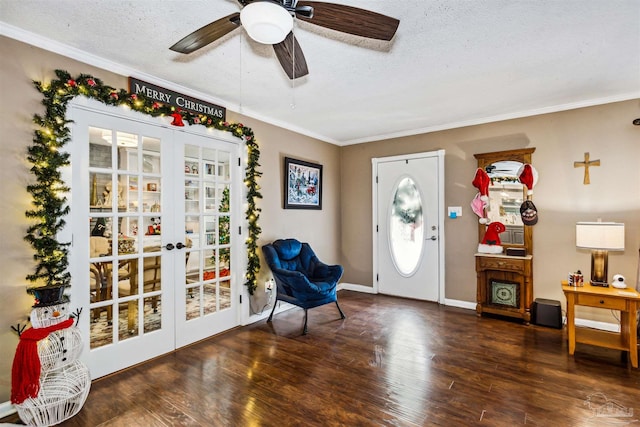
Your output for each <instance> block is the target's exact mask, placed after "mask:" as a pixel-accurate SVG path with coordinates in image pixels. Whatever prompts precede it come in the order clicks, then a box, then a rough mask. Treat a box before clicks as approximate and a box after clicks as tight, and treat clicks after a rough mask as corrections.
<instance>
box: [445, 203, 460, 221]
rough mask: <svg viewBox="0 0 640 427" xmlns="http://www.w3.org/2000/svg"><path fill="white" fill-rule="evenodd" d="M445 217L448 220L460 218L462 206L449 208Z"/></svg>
mask: <svg viewBox="0 0 640 427" xmlns="http://www.w3.org/2000/svg"><path fill="white" fill-rule="evenodd" d="M447 215H448V216H449V218H451V219H454V218H458V217H459V216H462V206H449V207H448V208H447Z"/></svg>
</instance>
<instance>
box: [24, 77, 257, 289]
mask: <svg viewBox="0 0 640 427" xmlns="http://www.w3.org/2000/svg"><path fill="white" fill-rule="evenodd" d="M55 73H56V76H57V79H56V80H52V81H51V82H48V83H42V82H38V81H34V82H33V84H34V85H35V87H36V89H37V90H38V91H39V92H40V93H41V94H42V95H43V100H42V103H43V104H44V106H45V115H44V116H41V115H38V114H35V115H34V117H33V122H34V123H35V124H36V125H37V126H38V127H39V129H37V130H36V131H35V132H34V138H33V144H32V145H31V146H30V147H29V148H28V160H29V162H30V163H31V164H32V165H33V166H32V167H31V172H32V173H33V174H34V175H35V177H36V182H35V183H34V184H31V185H29V186H27V191H28V192H29V193H30V194H31V197H32V205H33V207H32V209H29V210H27V211H26V212H25V215H26V217H27V218H29V219H32V220H33V224H32V225H30V226H29V227H28V228H27V234H26V236H25V240H26V241H28V242H29V243H30V244H31V246H32V247H33V249H34V250H35V254H34V259H35V261H36V262H37V265H36V267H35V271H34V273H33V274H29V275H27V277H26V279H27V280H28V281H30V282H31V283H33V284H34V286H33V288H36V287H37V288H40V287H42V286H43V285H44V286H47V287H49V286H69V285H70V281H71V275H70V273H69V272H68V271H67V268H68V264H69V261H68V253H69V245H70V243H66V242H59V241H57V240H56V239H55V238H54V236H57V234H58V232H59V231H60V230H61V229H62V228H63V227H64V225H65V221H64V217H65V216H66V215H68V213H69V211H70V208H69V206H68V205H67V198H66V195H65V194H66V193H68V192H69V191H70V188H69V187H68V186H67V185H66V184H65V183H64V181H63V180H62V178H61V169H62V168H63V167H65V166H68V165H69V164H70V160H69V154H68V153H64V152H60V150H59V148H61V147H63V146H64V145H65V144H66V143H67V142H69V141H70V139H71V137H70V129H69V127H68V126H67V125H68V123H69V122H70V121H69V120H66V119H65V117H66V112H67V104H68V103H69V101H71V100H72V99H73V98H75V97H76V96H80V95H82V96H86V97H88V98H92V99H95V100H97V101H99V102H102V103H103V104H105V105H112V106H119V107H124V108H127V109H131V110H134V111H138V112H141V113H145V114H148V115H150V116H152V117H164V116H168V117H172V118H173V122H172V124H173V125H174V126H184V123H188V124H189V125H202V126H205V127H207V128H211V129H217V130H221V131H225V132H229V133H231V134H232V135H233V136H235V137H237V138H240V139H242V140H243V141H244V143H245V145H246V147H247V151H248V153H249V156H248V159H247V165H246V172H245V185H246V186H247V208H246V211H245V215H246V218H247V221H248V238H247V240H246V242H245V243H246V246H247V259H248V263H247V272H246V274H245V283H244V285H245V286H246V287H247V290H248V291H249V294H251V295H253V292H254V291H255V290H256V288H257V280H256V277H257V274H258V272H259V271H260V259H259V257H258V255H257V249H258V246H257V241H258V238H259V236H260V233H261V232H262V230H261V228H260V226H259V225H258V220H259V218H260V214H259V212H260V208H258V207H257V205H256V200H257V199H261V198H262V194H261V193H260V187H259V186H258V183H257V180H258V178H260V176H262V173H261V172H260V171H259V170H258V168H259V167H260V164H259V162H258V160H259V159H260V150H259V149H258V144H257V143H256V140H255V136H254V134H253V131H252V130H251V128H249V127H246V126H244V125H243V124H242V123H229V122H226V121H222V120H212V119H211V118H210V117H207V116H205V115H201V114H195V113H190V112H188V111H182V110H180V109H176V108H174V107H171V106H167V105H164V104H160V103H158V102H156V101H152V100H149V99H147V98H145V97H144V96H142V95H136V94H130V93H128V92H126V91H125V90H124V89H116V88H113V87H111V86H108V85H105V84H104V83H103V82H102V81H101V80H100V79H98V78H95V77H93V76H91V75H88V74H80V75H79V76H78V77H76V78H73V77H72V76H71V75H70V74H69V73H68V72H66V71H64V70H56V71H55ZM33 288H31V289H30V290H29V291H31V290H32V289H33Z"/></svg>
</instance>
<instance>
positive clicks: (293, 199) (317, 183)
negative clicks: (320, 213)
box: [283, 157, 322, 210]
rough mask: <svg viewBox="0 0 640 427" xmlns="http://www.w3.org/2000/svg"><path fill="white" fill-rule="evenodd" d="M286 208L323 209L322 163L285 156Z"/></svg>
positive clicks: (284, 193)
mask: <svg viewBox="0 0 640 427" xmlns="http://www.w3.org/2000/svg"><path fill="white" fill-rule="evenodd" d="M283 178H284V192H283V195H284V197H283V198H284V209H318V210H320V209H322V165H321V164H318V163H311V162H305V161H303V160H297V159H293V158H291V157H285V158H284V173H283Z"/></svg>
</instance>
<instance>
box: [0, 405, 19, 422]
mask: <svg viewBox="0 0 640 427" xmlns="http://www.w3.org/2000/svg"><path fill="white" fill-rule="evenodd" d="M16 412H18V411H17V410H16V408H15V406H13V405H12V404H11V402H2V403H0V419H2V418H5V417H8V416H9V415H13V414H15V413H16Z"/></svg>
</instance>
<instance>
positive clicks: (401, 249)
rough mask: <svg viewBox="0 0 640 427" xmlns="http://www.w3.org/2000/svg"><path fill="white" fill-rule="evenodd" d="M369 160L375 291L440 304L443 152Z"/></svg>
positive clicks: (442, 252) (442, 297) (442, 232)
mask: <svg viewBox="0 0 640 427" xmlns="http://www.w3.org/2000/svg"><path fill="white" fill-rule="evenodd" d="M372 162H373V174H374V175H373V178H374V197H373V200H374V207H373V208H374V228H375V229H374V284H375V285H377V290H378V292H380V293H384V294H390V295H397V296H402V297H406V298H415V299H422V300H427V301H437V302H444V262H443V257H444V228H443V226H444V220H443V215H442V212H443V204H444V197H443V194H444V186H443V177H444V151H443V150H440V151H436V152H431V153H421V154H412V155H407V156H395V157H387V158H380V159H373V160H372Z"/></svg>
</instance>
